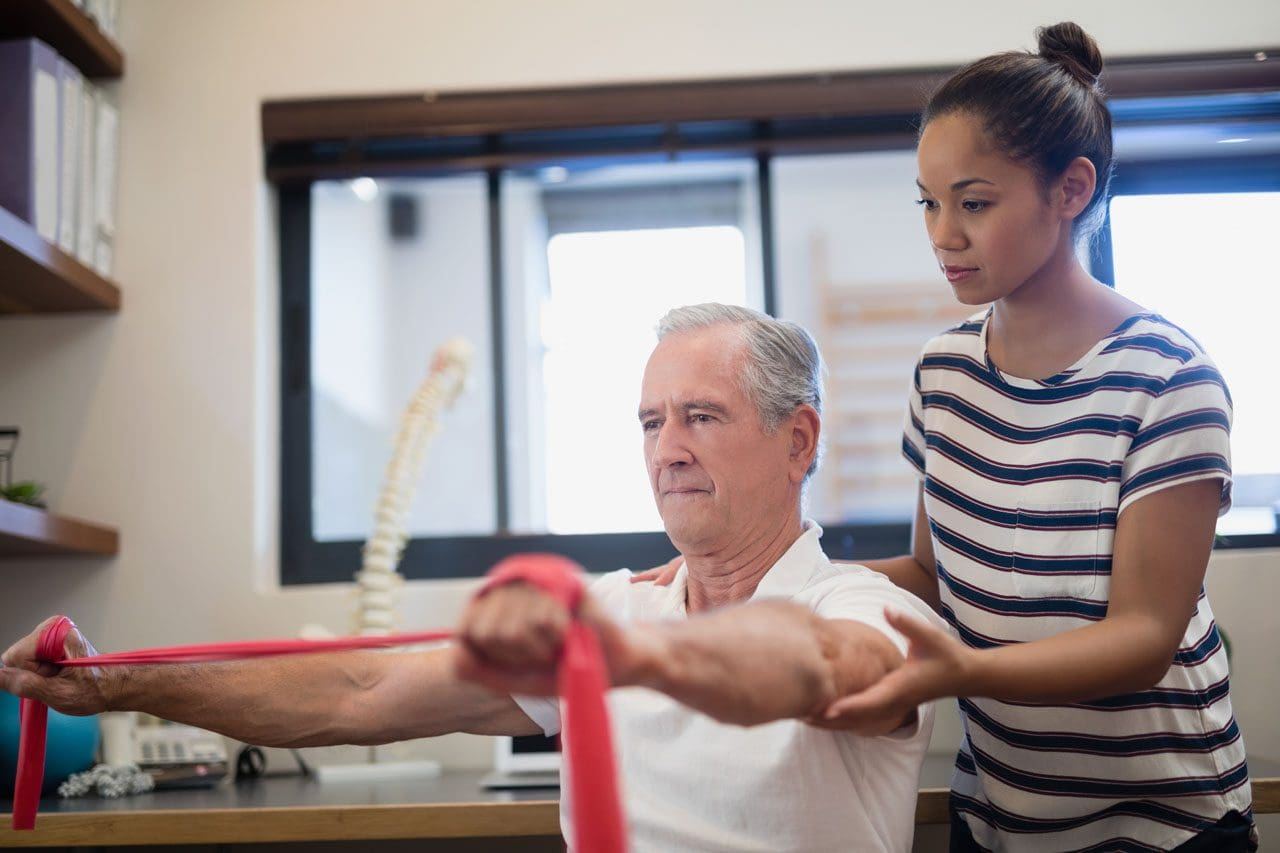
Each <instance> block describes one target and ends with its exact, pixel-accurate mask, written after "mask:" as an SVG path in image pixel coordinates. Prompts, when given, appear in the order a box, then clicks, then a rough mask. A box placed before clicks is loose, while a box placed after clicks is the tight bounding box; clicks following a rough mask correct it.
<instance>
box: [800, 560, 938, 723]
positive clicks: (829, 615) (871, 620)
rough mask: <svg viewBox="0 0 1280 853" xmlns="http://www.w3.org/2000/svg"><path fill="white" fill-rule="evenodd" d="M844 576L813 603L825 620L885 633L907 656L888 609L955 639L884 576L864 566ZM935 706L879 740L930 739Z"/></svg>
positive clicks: (846, 569) (924, 707)
mask: <svg viewBox="0 0 1280 853" xmlns="http://www.w3.org/2000/svg"><path fill="white" fill-rule="evenodd" d="M840 568H841V573H840V575H838V576H837V577H835V578H832V579H830V580H827V581H824V582H823V583H822V584H821V585H820V587H819V588H820V589H821V590H822V593H821V594H820V595H819V596H818V597H817V599H816V600H815V601H814V602H813V603H812V606H813V610H814V613H816V614H817V615H818V616H821V617H822V618H823V619H848V620H850V621H853V622H861V623H862V624H864V625H867V626H869V627H871V628H874V629H875V630H877V631H879V632H880V633H882V634H884V635H885V636H886V637H887V638H888V639H889V641H890V642H891V643H893V645H894V648H896V649H897V650H898V652H899V653H900V654H901V655H903V656H904V657H905V656H906V654H907V646H908V642H907V638H906V637H904V636H903V635H902V634H901V633H900V632H899V631H898V630H897V629H896V628H893V627H892V626H890V625H889V622H888V620H886V619H885V615H884V614H885V610H886V609H888V610H892V611H894V612H896V613H900V614H903V615H906V616H908V617H910V618H913V619H918V620H920V621H921V622H927V623H928V624H929V625H931V626H932V627H934V628H937V629H938V630H940V631H944V632H946V633H948V634H951V635H952V636H954V634H955V632H954V631H953V630H952V629H951V627H950V626H949V625H948V624H947V623H946V622H945V621H944V620H943V619H942V617H941V616H939V615H938V614H937V613H935V612H934V611H933V609H932V608H930V607H929V605H927V604H925V603H924V602H923V601H921V600H920V599H919V598H917V597H916V596H914V595H912V594H911V593H909V592H907V591H906V590H904V589H902V588H900V587H898V586H896V585H895V584H894V583H893V582H892V581H890V580H889V579H888V578H887V577H885V576H884V575H882V574H880V573H878V572H873V571H871V570H870V569H868V568H866V567H865V566H841V567H840ZM933 720H934V703H933V702H922V703H921V704H920V705H919V706H918V707H917V708H916V718H915V722H914V723H912V724H910V725H907V726H903V727H902V728H900V729H898V730H897V731H895V732H890V733H889V734H886V735H881V736H880V737H882V738H886V739H888V740H895V741H903V740H912V739H916V738H923V739H924V740H926V741H927V740H928V739H929V735H930V733H931V732H932V730H933Z"/></svg>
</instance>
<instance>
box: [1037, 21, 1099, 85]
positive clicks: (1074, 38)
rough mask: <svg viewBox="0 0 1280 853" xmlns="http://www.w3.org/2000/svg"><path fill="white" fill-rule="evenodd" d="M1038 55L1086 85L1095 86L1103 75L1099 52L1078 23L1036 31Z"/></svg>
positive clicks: (1062, 24)
mask: <svg viewBox="0 0 1280 853" xmlns="http://www.w3.org/2000/svg"><path fill="white" fill-rule="evenodd" d="M1036 40H1037V41H1038V43H1039V49H1040V56H1041V57H1042V58H1043V59H1047V60H1048V61H1049V62H1055V63H1057V64H1058V65H1061V66H1062V67H1063V68H1064V69H1065V70H1066V71H1067V73H1069V74H1070V75H1071V76H1072V77H1075V78H1076V79H1077V80H1079V81H1080V82H1081V83H1084V84H1085V85H1086V86H1095V85H1097V83H1098V75H1099V74H1101V73H1102V51H1100V50H1098V43H1097V42H1095V41H1094V40H1093V37H1092V36H1090V35H1089V34H1088V33H1086V32H1085V31H1084V30H1083V29H1081V28H1080V26H1079V24H1074V23H1072V22H1070V21H1064V22H1062V23H1061V24H1054V25H1053V26H1051V27H1041V28H1040V29H1038V30H1036Z"/></svg>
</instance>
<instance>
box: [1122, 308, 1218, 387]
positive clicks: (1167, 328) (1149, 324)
mask: <svg viewBox="0 0 1280 853" xmlns="http://www.w3.org/2000/svg"><path fill="white" fill-rule="evenodd" d="M1105 352H1106V353H1108V354H1111V355H1113V356H1117V355H1118V356H1122V357H1125V358H1126V360H1134V359H1140V360H1142V361H1144V362H1145V363H1146V364H1147V367H1148V370H1151V371H1156V372H1159V373H1162V374H1165V375H1166V376H1171V375H1173V374H1176V373H1179V372H1181V371H1182V370H1184V369H1186V368H1189V367H1196V366H1207V367H1210V368H1213V369H1216V367H1215V365H1214V364H1213V359H1212V358H1210V356H1209V353H1208V352H1207V351H1206V350H1205V348H1204V346H1202V345H1201V343H1200V341H1199V340H1197V339H1196V338H1195V336H1194V335H1193V334H1192V333H1191V332H1189V331H1187V329H1185V328H1184V327H1182V326H1180V325H1178V324H1177V323H1174V322H1172V321H1170V320H1168V319H1166V318H1165V317H1164V316H1162V315H1160V314H1157V313H1154V312H1144V313H1141V314H1135V315H1133V316H1132V317H1130V318H1128V319H1127V320H1125V322H1124V323H1122V324H1121V326H1120V328H1118V329H1117V330H1116V332H1115V333H1114V334H1113V336H1112V340H1111V342H1110V343H1109V344H1108V345H1107V347H1106V350H1105Z"/></svg>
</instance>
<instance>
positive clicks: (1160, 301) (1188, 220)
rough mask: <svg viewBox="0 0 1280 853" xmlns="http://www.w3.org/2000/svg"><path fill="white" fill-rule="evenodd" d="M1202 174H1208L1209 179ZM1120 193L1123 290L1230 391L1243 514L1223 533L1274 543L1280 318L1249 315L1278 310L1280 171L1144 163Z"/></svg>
mask: <svg viewBox="0 0 1280 853" xmlns="http://www.w3.org/2000/svg"><path fill="white" fill-rule="evenodd" d="M1235 133H1238V131H1235ZM1220 136H1221V139H1237V140H1240V139H1241V137H1239V136H1237V135H1225V134H1223V135H1220ZM1242 141H1243V140H1242ZM1247 141H1249V142H1252V141H1254V140H1253V139H1249V140H1247ZM1258 141H1259V142H1263V143H1264V144H1265V142H1266V140H1264V139H1259V140H1258ZM1216 144H1219V145H1220V144H1221V141H1218V142H1217V143H1216ZM1228 144H1236V143H1228ZM1273 144H1274V141H1273ZM1256 147H1260V146H1256ZM1211 153H1213V152H1211ZM1259 166H1261V170H1259V168H1258V167H1259ZM1198 171H1199V172H1205V171H1208V172H1209V175H1210V177H1209V179H1206V178H1205V177H1204V176H1203V175H1198V174H1197V172H1198ZM1267 187H1270V189H1266V188H1267ZM1250 189H1253V190H1254V191H1250ZM1233 190H1234V191H1233ZM1117 191H1118V192H1117V194H1116V195H1115V196H1114V198H1113V199H1112V201H1111V208H1110V234H1109V238H1110V245H1111V252H1112V258H1113V268H1114V276H1115V286H1116V289H1117V290H1119V291H1120V292H1122V293H1124V294H1125V295H1126V296H1128V297H1130V298H1131V299H1133V300H1135V301H1137V302H1139V303H1141V304H1142V305H1144V306H1146V307H1147V308H1149V309H1151V310H1153V311H1156V312H1158V313H1160V314H1162V315H1163V316H1165V317H1166V318H1167V319H1169V320H1171V321H1173V322H1175V323H1177V324H1178V325H1180V326H1182V327H1183V328H1184V329H1186V330H1187V332H1188V333H1190V334H1191V336H1192V337H1194V338H1195V339H1196V340H1197V341H1198V342H1199V343H1200V344H1201V345H1202V346H1203V347H1204V348H1205V350H1206V351H1207V352H1208V353H1209V355H1210V356H1211V357H1212V358H1213V360H1214V361H1215V363H1216V364H1217V365H1218V369H1219V370H1220V371H1221V372H1222V375H1223V377H1224V378H1225V379H1226V381H1227V385H1228V387H1229V389H1230V391H1231V396H1232V405H1233V408H1234V420H1233V423H1232V433H1231V456H1232V470H1233V475H1234V485H1233V506H1232V509H1231V510H1230V511H1229V512H1228V513H1227V514H1226V515H1225V516H1224V517H1223V518H1222V519H1220V521H1219V524H1218V534H1219V536H1220V537H1222V538H1224V539H1225V540H1226V541H1228V542H1232V541H1239V542H1241V543H1247V542H1249V541H1252V540H1255V539H1257V538H1258V537H1267V536H1274V535H1275V534H1276V533H1277V532H1278V530H1280V525H1278V524H1277V520H1278V519H1280V443H1277V441H1276V422H1277V419H1280V399H1277V397H1276V391H1275V389H1276V385H1277V380H1276V371H1275V366H1274V364H1273V363H1272V361H1271V360H1270V359H1268V358H1266V357H1265V355H1264V353H1265V351H1266V349H1265V342H1266V341H1268V340H1269V339H1270V338H1271V337H1272V335H1273V334H1274V331H1273V329H1272V326H1273V322H1272V320H1273V318H1272V316H1271V314H1272V312H1269V311H1267V310H1250V309H1251V308H1252V307H1253V306H1260V305H1263V304H1269V300H1271V299H1272V294H1274V293H1275V291H1276V289H1277V287H1280V274H1277V272H1276V269H1275V262H1274V260H1273V258H1272V255H1273V244H1274V242H1275V231H1276V224H1277V223H1280V166H1277V165H1276V164H1270V167H1269V168H1268V164H1266V163H1265V162H1263V163H1261V164H1260V163H1259V162H1258V161H1256V160H1255V159H1249V160H1245V161H1243V162H1240V163H1236V162H1234V161H1233V160H1231V159H1227V160H1225V161H1223V160H1222V159H1221V158H1212V159H1210V158H1200V159H1198V160H1197V161H1196V162H1194V163H1191V164H1184V167H1183V168H1182V169H1174V170H1171V169H1169V168H1168V167H1167V166H1166V167H1164V168H1143V167H1142V166H1140V165H1135V166H1132V167H1130V168H1129V169H1127V170H1125V171H1124V173H1123V179H1122V180H1120V181H1118V183H1117ZM1261 541H1267V540H1266V539H1265V538H1264V539H1262V540H1261Z"/></svg>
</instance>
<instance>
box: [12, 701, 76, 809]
mask: <svg viewBox="0 0 1280 853" xmlns="http://www.w3.org/2000/svg"><path fill="white" fill-rule="evenodd" d="M18 708H19V700H18V697H17V696H14V695H12V694H9V693H4V692H0V791H4V792H5V793H7V794H12V793H13V780H14V777H15V776H16V775H17V772H18V734H19V731H20V726H19V710H18ZM48 731H49V734H48V738H47V740H46V742H45V744H46V745H45V759H44V791H43V793H45V794H51V793H53V792H54V791H55V790H57V788H58V786H59V785H60V784H62V783H63V782H64V781H66V778H67V777H68V776H70V775H71V774H72V773H79V772H80V771H81V770H88V769H89V768H90V767H92V766H93V757H94V754H95V753H97V751H98V718H97V717H69V716H67V715H66V714H59V713H58V712H57V711H54V710H52V709H50V711H49V730H48Z"/></svg>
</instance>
